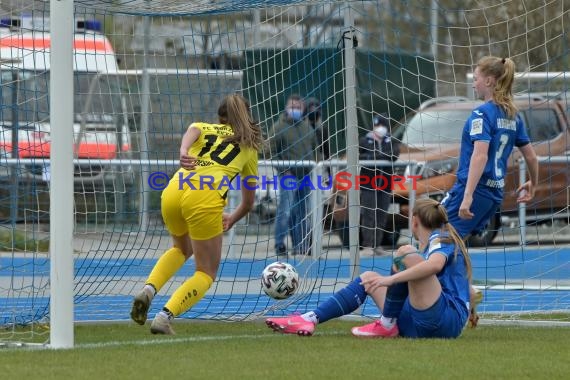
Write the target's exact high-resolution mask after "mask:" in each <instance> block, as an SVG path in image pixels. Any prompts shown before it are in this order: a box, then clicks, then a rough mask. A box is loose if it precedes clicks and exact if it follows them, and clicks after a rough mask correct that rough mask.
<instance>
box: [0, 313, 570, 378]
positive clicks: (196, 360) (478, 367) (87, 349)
mask: <svg viewBox="0 0 570 380" xmlns="http://www.w3.org/2000/svg"><path fill="white" fill-rule="evenodd" d="M355 324H358V322H356V323H355V322H354V321H330V322H327V323H325V324H323V325H320V326H319V327H318V330H317V332H316V335H314V336H313V337H298V336H291V335H281V334H277V333H273V332H271V331H270V330H269V329H268V328H267V327H266V326H265V325H264V324H263V323H257V322H255V323H253V322H237V323H227V322H190V323H176V324H175V328H176V331H177V335H176V336H173V337H166V336H153V335H151V334H150V333H149V330H148V325H147V326H145V327H140V326H137V325H134V324H103V325H79V326H77V327H76V329H75V346H76V347H75V348H74V349H72V350H47V349H44V350H29V349H22V348H16V349H13V348H5V349H2V350H0V374H1V378H2V379H42V380H50V379H86V380H89V379H197V378H212V379H383V378H386V379H461V380H464V379H478V380H480V379H567V378H568V374H570V360H569V357H570V356H569V353H570V351H569V349H568V342H569V341H570V329H569V328H545V327H536V328H530V327H505V326H500V327H499V326H493V327H491V326H481V327H480V328H478V329H476V330H466V331H465V332H464V334H463V336H462V337H461V338H459V339H456V340H439V339H429V340H428V339H425V340H410V339H393V340H379V339H357V338H354V337H352V336H351V335H350V327H352V326H354V325H355Z"/></svg>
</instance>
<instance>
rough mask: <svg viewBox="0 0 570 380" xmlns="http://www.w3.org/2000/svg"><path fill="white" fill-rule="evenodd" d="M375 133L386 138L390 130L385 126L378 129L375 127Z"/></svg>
mask: <svg viewBox="0 0 570 380" xmlns="http://www.w3.org/2000/svg"><path fill="white" fill-rule="evenodd" d="M374 133H376V135H377V136H378V137H384V136H386V135H387V134H388V128H386V127H385V126H383V125H379V126H377V127H374Z"/></svg>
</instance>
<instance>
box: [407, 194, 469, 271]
mask: <svg viewBox="0 0 570 380" xmlns="http://www.w3.org/2000/svg"><path fill="white" fill-rule="evenodd" d="M412 214H413V215H415V216H417V217H418V218H419V220H420V222H421V224H422V225H423V226H424V227H426V228H429V229H431V230H435V229H441V230H442V231H446V230H447V232H448V235H449V237H448V238H441V241H442V242H445V243H453V244H454V245H455V250H454V252H453V258H454V259H455V260H457V252H458V251H459V250H461V253H462V254H463V258H464V261H465V269H466V271H467V277H468V279H469V282H471V273H472V269H471V258H470V257H469V253H468V252H467V247H466V246H465V242H464V241H463V239H461V237H460V236H459V234H458V233H457V231H456V230H455V228H454V227H453V226H452V225H451V224H450V223H449V219H448V217H447V211H446V210H445V207H443V206H442V205H441V204H440V203H439V202H437V201H436V200H433V199H431V198H425V199H419V200H417V201H416V204H415V206H414V210H413V213H412Z"/></svg>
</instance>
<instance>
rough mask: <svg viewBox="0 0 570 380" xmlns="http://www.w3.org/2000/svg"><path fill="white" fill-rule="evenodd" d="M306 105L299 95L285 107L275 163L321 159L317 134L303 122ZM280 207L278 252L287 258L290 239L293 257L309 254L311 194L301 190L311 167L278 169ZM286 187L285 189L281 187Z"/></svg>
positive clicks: (275, 142) (274, 146) (276, 131)
mask: <svg viewBox="0 0 570 380" xmlns="http://www.w3.org/2000/svg"><path fill="white" fill-rule="evenodd" d="M304 115H305V102H304V101H303V99H302V98H301V97H300V96H299V95H291V96H290V97H289V98H288V99H287V102H286V104H285V111H284V112H283V113H282V114H281V115H280V117H279V120H278V121H277V123H275V125H274V126H273V131H274V135H273V137H272V138H271V139H270V145H271V154H272V159H276V160H285V161H301V160H315V159H320V154H319V153H318V151H317V138H316V135H315V132H314V131H313V129H312V128H311V126H310V125H309V123H308V122H307V119H306V118H304ZM279 172H280V173H281V174H280V178H279V203H278V204H277V215H276V217H275V252H276V254H277V255H278V256H279V255H286V254H287V246H286V244H285V241H286V238H287V235H288V234H290V235H291V240H292V243H293V254H309V253H310V252H309V250H310V233H309V232H310V221H309V220H308V217H307V209H308V201H309V191H310V189H308V188H307V187H304V186H301V182H302V179H303V178H304V176H306V175H309V174H310V172H311V168H310V167H302V166H297V165H285V166H284V167H280V168H279ZM283 184H285V185H286V186H282V185H283Z"/></svg>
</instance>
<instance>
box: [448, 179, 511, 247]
mask: <svg viewBox="0 0 570 380" xmlns="http://www.w3.org/2000/svg"><path fill="white" fill-rule="evenodd" d="M463 193H464V188H463V187H460V186H454V187H453V188H452V189H451V190H450V191H449V193H447V195H446V196H445V198H443V200H442V201H441V204H442V205H443V207H445V210H446V211H447V217H448V218H449V223H450V224H451V225H452V226H453V227H454V228H455V230H456V231H457V233H458V234H459V236H461V238H465V237H466V236H468V235H477V234H479V233H481V232H482V231H484V230H485V228H486V227H487V224H489V221H490V220H491V218H493V217H494V216H495V213H496V212H497V210H498V209H499V206H500V205H501V204H500V203H498V202H497V201H495V200H493V199H492V198H490V197H488V196H484V194H481V193H478V192H477V191H475V194H474V195H473V203H472V205H471V212H472V213H473V214H474V216H473V218H472V219H461V218H460V217H459V207H461V202H462V201H463Z"/></svg>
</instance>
